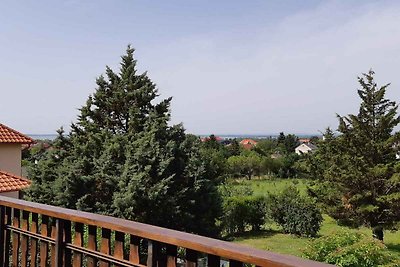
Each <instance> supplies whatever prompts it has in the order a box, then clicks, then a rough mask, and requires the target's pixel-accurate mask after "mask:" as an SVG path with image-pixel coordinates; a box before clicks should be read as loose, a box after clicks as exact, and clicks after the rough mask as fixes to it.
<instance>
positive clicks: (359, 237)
mask: <svg viewBox="0 0 400 267" xmlns="http://www.w3.org/2000/svg"><path fill="white" fill-rule="evenodd" d="M304 257H306V258H308V259H311V260H315V261H320V262H326V263H330V264H335V265H337V266H341V267H354V266H357V267H373V266H393V267H394V266H400V265H399V261H398V259H396V258H395V257H394V256H393V255H391V254H390V252H389V251H388V249H387V248H386V247H385V245H384V244H383V243H382V242H380V241H378V240H376V239H373V238H371V237H367V236H366V235H364V234H362V233H356V232H347V231H341V232H338V233H334V234H332V235H329V236H325V237H321V238H318V239H315V240H314V241H312V242H311V243H310V245H309V246H308V248H307V249H306V250H305V251H304Z"/></svg>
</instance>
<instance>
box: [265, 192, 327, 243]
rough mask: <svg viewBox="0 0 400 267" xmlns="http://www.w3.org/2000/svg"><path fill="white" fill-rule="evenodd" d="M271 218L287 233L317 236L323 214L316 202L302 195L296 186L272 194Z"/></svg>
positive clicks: (270, 202)
mask: <svg viewBox="0 0 400 267" xmlns="http://www.w3.org/2000/svg"><path fill="white" fill-rule="evenodd" d="M269 205H270V207H269V209H270V215H271V218H272V219H273V220H274V221H275V222H276V223H277V224H279V225H280V226H281V227H282V228H283V230H284V231H285V232H286V233H290V234H295V235H299V236H308V237H313V236H316V235H317V233H318V231H319V229H320V227H321V223H322V215H321V212H320V210H319V209H318V208H317V206H316V204H315V202H314V201H313V200H311V199H310V198H308V197H305V196H301V195H300V193H299V191H298V190H297V189H296V188H295V187H292V186H290V187H288V188H286V189H285V190H284V191H283V192H281V193H278V194H275V195H271V200H270V201H269Z"/></svg>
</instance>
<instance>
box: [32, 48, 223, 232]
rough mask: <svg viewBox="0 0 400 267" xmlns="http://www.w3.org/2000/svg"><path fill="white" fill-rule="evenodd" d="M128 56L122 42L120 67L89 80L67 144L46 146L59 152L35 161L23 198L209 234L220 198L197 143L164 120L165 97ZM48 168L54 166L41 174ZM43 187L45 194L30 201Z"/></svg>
mask: <svg viewBox="0 0 400 267" xmlns="http://www.w3.org/2000/svg"><path fill="white" fill-rule="evenodd" d="M133 54H134V49H133V48H131V47H130V46H128V49H127V53H126V54H125V55H124V56H122V62H121V67H120V71H119V73H115V72H114V71H113V70H112V69H110V68H109V67H107V68H106V75H105V77H104V76H100V77H99V78H98V79H97V80H96V84H97V89H96V91H95V92H94V94H93V95H91V96H90V97H89V98H88V100H87V101H86V104H85V105H84V106H83V107H82V108H81V109H80V115H79V116H78V120H77V122H76V123H74V124H72V126H71V129H72V130H71V133H70V134H69V136H68V138H66V139H67V142H65V143H67V144H68V145H64V146H60V147H57V148H56V150H55V151H54V152H52V153H56V154H57V153H62V155H63V156H62V158H59V157H58V158H54V157H53V158H52V157H50V155H49V157H48V161H49V162H47V161H46V162H44V164H42V163H40V164H42V165H43V168H33V170H34V171H33V172H31V174H30V175H31V178H32V180H33V181H34V183H33V186H32V188H31V189H30V190H29V191H28V197H29V198H30V199H31V200H34V201H37V200H39V201H40V202H45V203H49V204H55V205H60V206H64V207H69V208H77V209H81V210H86V211H91V212H97V213H104V214H110V215H115V216H119V217H123V218H127V219H133V220H138V221H141V222H145V223H151V224H156V225H159V226H165V227H170V228H174V229H179V230H184V231H190V232H195V233H199V234H206V235H216V234H217V228H216V226H215V220H216V219H217V217H218V216H219V207H220V199H219V195H218V192H217V190H216V182H215V180H214V178H215V177H212V175H210V173H208V172H207V170H206V168H205V165H204V163H203V159H202V158H201V154H200V153H199V145H200V141H199V140H198V138H193V136H188V135H186V134H185V131H184V129H183V127H182V125H173V126H170V125H169V123H170V102H171V98H167V99H163V100H159V99H158V96H159V95H158V90H157V88H156V86H155V84H154V83H153V82H152V81H151V80H150V79H149V77H148V76H147V73H143V74H138V73H137V68H136V60H135V59H134V56H133ZM60 138H64V137H62V136H60V137H59V138H58V139H57V141H56V142H60V140H61V139H60ZM56 160H57V164H55V161H56ZM47 166H51V167H53V169H52V171H51V173H50V175H49V176H50V179H47V180H45V179H43V178H44V177H45V176H46V173H48V172H49V171H48V170H46V167H47ZM44 183H46V185H44ZM45 189H46V192H52V195H51V196H52V197H51V199H50V198H49V199H46V198H39V199H36V197H37V196H39V195H41V194H42V192H43V191H44V190H45ZM47 189H49V190H47Z"/></svg>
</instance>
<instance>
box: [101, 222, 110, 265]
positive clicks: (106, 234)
mask: <svg viewBox="0 0 400 267" xmlns="http://www.w3.org/2000/svg"><path fill="white" fill-rule="evenodd" d="M100 252H101V253H104V254H108V255H109V254H110V253H111V230H110V229H107V228H102V229H101V246H100ZM109 266H110V263H108V262H106V261H100V267H109Z"/></svg>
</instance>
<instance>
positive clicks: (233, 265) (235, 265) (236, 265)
mask: <svg viewBox="0 0 400 267" xmlns="http://www.w3.org/2000/svg"><path fill="white" fill-rule="evenodd" d="M229 267H243V262H240V261H235V260H230V261H229Z"/></svg>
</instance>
